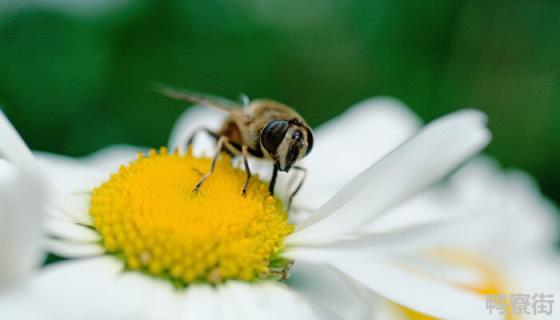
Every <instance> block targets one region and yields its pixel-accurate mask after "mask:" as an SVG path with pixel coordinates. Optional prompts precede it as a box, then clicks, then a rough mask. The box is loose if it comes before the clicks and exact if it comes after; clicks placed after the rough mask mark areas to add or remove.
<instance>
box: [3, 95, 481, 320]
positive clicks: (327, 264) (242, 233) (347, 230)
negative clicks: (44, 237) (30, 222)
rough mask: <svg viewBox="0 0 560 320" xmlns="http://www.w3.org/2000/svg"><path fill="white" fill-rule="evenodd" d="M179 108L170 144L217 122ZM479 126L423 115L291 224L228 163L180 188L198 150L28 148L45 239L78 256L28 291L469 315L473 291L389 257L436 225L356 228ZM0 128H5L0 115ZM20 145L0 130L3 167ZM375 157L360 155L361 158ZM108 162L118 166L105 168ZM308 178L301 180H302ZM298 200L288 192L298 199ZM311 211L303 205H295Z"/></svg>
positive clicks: (68, 296) (85, 311) (114, 311)
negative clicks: (41, 193) (377, 302)
mask: <svg viewBox="0 0 560 320" xmlns="http://www.w3.org/2000/svg"><path fill="white" fill-rule="evenodd" d="M387 108H389V109H391V108H392V107H391V106H390V105H388V104H387V101H385V100H380V101H369V102H367V103H364V104H363V105H361V106H360V107H358V108H357V109H354V110H353V111H351V112H353V113H355V114H354V115H346V116H344V119H346V120H345V121H346V122H348V119H351V118H354V119H358V120H360V121H364V120H366V119H370V120H372V121H374V122H373V123H375V121H376V120H374V119H377V118H376V115H380V114H385V115H387V113H385V112H379V111H378V110H386V109H387ZM356 114H358V115H359V117H357V116H356ZM389 115H390V113H389ZM394 115H396V116H398V111H397V112H396V113H395V114H394ZM394 115H393V116H394ZM185 117H186V118H187V119H188V122H189V124H186V122H180V124H179V126H178V127H179V129H178V130H177V131H176V132H175V133H174V134H173V135H172V141H175V143H177V141H181V137H182V136H184V134H185V130H182V129H181V128H183V127H189V128H193V129H194V128H195V127H196V126H199V125H200V124H201V123H204V124H208V122H214V123H215V122H216V121H219V119H218V118H216V117H215V116H213V115H210V113H209V111H206V110H204V111H203V110H200V109H194V110H192V111H190V112H189V113H188V115H187V116H185ZM484 122H485V117H484V116H483V115H482V114H481V113H480V112H477V111H473V110H466V111H460V112H457V113H455V114H452V115H449V116H447V117H444V118H442V119H439V120H437V121H435V122H433V123H432V124H430V125H428V126H426V127H425V128H424V129H423V130H421V131H420V132H419V133H418V134H416V135H415V136H414V137H412V138H410V139H409V140H407V141H406V142H405V143H403V144H402V145H401V146H399V147H398V148H396V149H395V150H394V151H392V152H391V153H389V154H388V155H386V156H385V157H383V158H382V159H380V160H379V161H377V162H375V164H374V165H371V166H369V168H367V170H365V171H364V172H363V173H362V174H360V175H359V176H357V177H356V178H354V179H353V180H352V181H351V182H350V183H349V184H347V185H346V186H344V187H342V188H341V189H340V190H338V191H337V192H336V193H335V194H334V195H333V196H332V197H330V198H329V200H327V201H326V202H324V203H322V205H321V206H320V208H319V209H317V210H316V211H314V212H313V213H312V214H311V215H310V216H309V218H308V219H306V220H305V221H303V222H302V223H301V224H299V225H298V226H297V227H295V230H294V227H293V226H291V225H290V224H288V223H287V220H286V215H285V213H284V212H283V209H282V203H281V202H280V200H278V199H275V198H272V197H269V196H268V195H267V193H266V189H267V188H266V185H265V184H264V183H262V182H260V181H259V180H258V179H254V180H252V182H251V188H250V190H249V193H248V196H247V198H246V199H245V198H241V197H240V195H239V192H238V191H239V190H238V189H239V188H238V187H239V186H240V185H241V184H242V180H243V173H242V171H239V170H236V169H235V170H234V169H232V168H231V167H230V166H229V165H228V164H227V161H228V159H224V160H222V161H221V162H220V164H219V168H218V170H217V171H216V173H215V174H214V175H213V176H212V177H213V178H214V179H209V180H208V182H207V184H205V185H204V189H205V190H206V191H205V192H201V193H200V194H199V195H197V196H196V197H192V196H191V195H190V192H188V191H187V190H190V189H192V185H193V184H194V183H196V181H197V180H198V177H199V174H200V171H205V170H206V169H207V167H208V165H209V162H208V161H209V160H208V159H201V158H194V157H192V156H190V155H182V156H181V155H178V154H168V153H167V151H166V150H161V152H159V153H157V152H150V154H149V155H146V156H144V157H141V158H140V159H137V160H134V161H132V162H130V161H131V159H130V158H128V156H127V154H128V153H127V152H123V151H122V150H119V152H120V155H124V157H123V158H124V159H120V160H119V161H115V160H116V159H117V158H119V157H118V156H113V155H112V152H110V151H109V152H106V153H105V154H102V155H95V156H93V157H92V158H90V159H86V160H84V161H82V162H79V161H75V160H72V159H68V158H63V157H60V156H53V155H41V156H40V157H39V159H40V160H39V163H40V166H42V167H43V168H44V169H45V172H46V173H47V175H48V176H49V177H50V178H51V181H52V182H53V186H52V188H51V192H50V198H49V200H50V205H49V213H50V218H49V219H48V221H47V223H46V229H47V232H48V234H49V238H50V239H49V242H48V244H49V247H50V249H51V250H52V251H53V252H55V253H57V254H59V255H62V256H65V257H71V258H72V257H73V258H78V257H79V258H81V259H73V260H69V261H65V262H61V263H57V264H54V265H51V266H49V267H48V268H47V270H46V271H45V272H44V273H43V274H42V275H41V277H39V278H38V279H37V281H36V282H35V283H34V287H35V289H36V290H37V291H38V292H39V293H40V294H41V295H42V297H43V298H44V299H45V301H47V302H48V304H49V305H50V306H53V307H54V308H53V310H52V311H54V312H55V313H57V314H58V315H60V317H63V318H72V319H73V318H80V319H88V318H92V319H98V318H100V317H102V318H104V319H107V318H109V319H113V318H114V319H123V318H131V319H137V318H147V319H151V318H157V319H162V318H182V317H184V318H195V319H224V318H225V319H229V318H231V319H247V318H255V319H261V318H264V317H266V318H273V319H276V318H278V319H281V318H286V317H288V318H295V319H325V318H329V317H330V318H343V319H362V318H363V319H367V318H369V317H370V315H371V311H372V310H371V303H370V301H369V298H370V295H369V292H375V293H376V294H378V295H380V296H382V297H385V298H386V299H388V300H391V301H394V303H397V304H399V305H402V306H405V307H407V308H410V309H412V310H417V311H419V312H422V313H425V314H429V315H433V316H436V317H441V318H453V319H476V318H480V317H481V316H482V315H484V314H485V309H484V300H483V297H482V296H481V295H480V294H478V293H476V292H473V291H471V290H467V289H465V288H461V287H457V286H453V285H449V284H447V283H444V282H441V281H433V280H432V279H431V278H429V277H425V276H423V275H422V274H421V273H418V272H411V270H409V269H407V268H403V267H402V266H401V265H400V260H399V259H398V258H396V257H398V256H399V254H398V253H399V252H401V251H402V250H410V248H411V247H412V248H415V247H417V246H419V245H421V244H422V243H424V242H429V241H424V240H429V239H431V238H432V237H430V235H429V232H430V230H432V229H434V228H437V226H439V225H440V224H441V221H439V222H436V223H431V224H419V225H412V226H406V227H404V228H398V229H393V230H389V231H385V230H383V231H381V232H375V233H364V232H362V231H363V226H364V225H369V224H371V223H372V222H374V221H375V220H377V219H379V218H380V217H383V216H384V215H386V214H387V213H389V212H390V211H391V209H393V208H395V207H397V206H398V205H399V204H401V203H403V202H404V201H406V200H407V199H410V198H411V197H413V196H414V195H416V194H417V193H419V192H421V191H423V190H424V189H426V187H428V186H430V185H431V184H433V183H436V182H437V181H438V180H440V179H441V178H443V177H444V176H446V175H447V174H448V173H449V172H450V171H452V170H454V169H455V168H456V167H457V166H458V165H460V164H461V163H462V162H463V161H465V160H466V159H468V158H469V157H471V156H472V155H474V154H476V153H477V152H478V151H479V150H480V149H481V148H482V147H484V146H485V145H486V144H487V143H488V141H489V133H488V131H487V130H486V128H485V126H484ZM333 126H336V123H335V124H330V125H328V127H327V128H331V129H332V127H333ZM0 127H3V128H10V124H9V123H8V122H7V120H5V119H4V118H3V117H2V123H0ZM331 129H328V130H327V131H326V132H329V130H331ZM341 129H342V128H341ZM346 130H347V131H348V132H345V131H346ZM4 131H9V130H4ZM351 131H352V128H345V129H344V130H340V131H339V133H338V136H339V137H342V136H346V137H348V138H352V140H356V139H359V140H361V143H360V144H359V146H360V148H362V149H366V151H367V149H368V147H369V146H372V148H374V147H373V145H374V144H375V143H377V142H378V141H379V143H383V142H381V141H383V138H382V137H376V136H372V135H368V134H367V132H366V131H364V132H363V133H364V134H365V135H362V136H349V134H350V132H351ZM374 131H375V127H374V128H373V130H372V132H374ZM325 134H327V133H325ZM408 135H409V133H406V132H405V133H403V134H402V138H401V137H399V138H394V139H395V142H397V140H401V139H405V138H406V137H407V136H408ZM322 139H323V133H322V130H318V132H317V140H318V143H317V145H316V148H315V149H314V153H316V154H317V155H316V156H315V157H318V156H319V155H323V156H325V155H326V154H325V152H324V151H323V152H321V151H320V150H321V149H322V148H324V149H325V150H326V149H327V148H328V142H327V141H328V140H327V139H326V138H325V140H324V142H319V141H321V140H322ZM388 139H393V138H388ZM342 141H344V142H345V143H346V142H347V141H350V140H342ZM399 142H400V141H399ZM173 145H174V144H173V143H172V146H173ZM348 145H350V143H348ZM388 145H389V144H388ZM393 146H394V145H393ZM21 149H24V145H23V144H21V142H20V141H19V136H17V134H16V133H15V131H12V132H11V134H7V135H4V136H2V141H1V142H0V152H2V153H4V154H7V155H9V157H8V158H9V159H10V160H12V161H14V162H16V163H17V162H20V161H24V162H27V163H33V162H34V159H32V158H31V157H30V156H29V155H27V154H24V153H21V152H17V153H16V152H13V150H21ZM387 149H389V147H388V148H387ZM312 154H313V153H312ZM365 154H367V152H366V153H365ZM378 156H380V153H379V154H377V155H376V154H374V153H371V154H370V159H369V162H370V163H369V164H371V163H372V162H373V161H375V160H377V159H379V157H378ZM310 159H313V158H310ZM344 159H346V160H348V161H347V163H345V162H338V163H337V165H338V166H345V165H348V166H353V164H352V163H351V162H352V161H353V159H352V158H350V157H349V158H344V157H342V159H341V160H344ZM309 161H311V160H309ZM326 161H327V159H326V158H325V163H324V164H325V167H326V168H328V166H327V165H326ZM365 161H367V160H365ZM115 162H117V163H121V164H122V165H123V167H121V169H119V170H116V169H115V167H114V166H113V164H114V163H115ZM335 169H336V170H334V171H332V172H331V171H327V170H325V168H323V167H322V164H319V165H317V166H313V167H311V166H309V170H310V171H311V172H313V173H312V175H315V176H319V175H321V176H323V177H327V176H330V175H331V174H335V175H336V174H337V172H339V170H338V168H335ZM340 171H342V170H340ZM321 172H322V173H321ZM111 173H113V175H112V176H110V174H111ZM312 177H313V176H311V177H310V182H311V183H309V185H308V186H306V188H313V187H314V186H315V184H314V183H312V181H313V180H315V179H316V178H312ZM319 180H320V179H319ZM327 196H330V194H328V193H327ZM305 198H306V196H305V194H302V195H301V197H300V200H299V201H300V202H301V204H302V205H301V206H303V207H306V205H305V202H304V201H305ZM310 199H311V197H310ZM312 206H313V204H312V203H311V201H310V203H309V204H308V205H307V207H312ZM437 240H439V238H438V239H437ZM288 259H289V260H293V261H295V264H294V267H293V268H292V269H291V270H290V273H291V278H290V279H289V281H288V282H287V283H286V284H285V283H282V282H278V281H274V278H275V277H282V276H283V275H284V273H285V272H286V271H287V270H288V269H289V268H290V266H291V263H290V262H291V261H289V260H288ZM226 280H227V281H226ZM210 284H213V285H210ZM427 297H429V298H427Z"/></svg>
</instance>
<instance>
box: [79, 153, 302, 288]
mask: <svg viewBox="0 0 560 320" xmlns="http://www.w3.org/2000/svg"><path fill="white" fill-rule="evenodd" d="M210 163H211V160H210V159H207V158H197V157H194V156H192V155H191V154H190V153H189V154H186V155H179V154H178V153H174V154H168V153H167V150H166V149H165V148H162V149H160V152H159V153H158V152H156V151H154V150H152V151H150V153H149V155H148V156H143V155H139V157H138V159H137V160H135V161H133V162H131V163H130V164H128V165H126V166H121V168H120V169H119V171H118V172H117V173H115V174H113V175H112V176H111V178H110V179H109V180H108V181H107V182H105V183H103V184H102V185H101V186H99V187H98V188H96V189H95V190H94V191H93V194H92V200H91V209H90V214H91V216H92V217H93V221H94V226H95V229H96V230H97V231H98V232H99V233H100V234H101V236H102V244H103V246H104V247H105V249H106V251H107V252H108V253H112V254H115V255H117V256H118V257H121V258H122V259H123V260H124V262H125V264H126V266H127V267H128V268H129V269H138V270H142V271H145V272H148V273H150V274H152V275H155V276H159V277H164V278H167V279H170V280H172V281H173V282H174V283H176V284H180V285H188V284H190V283H193V282H206V283H220V282H224V281H226V280H228V279H238V280H244V281H254V280H258V279H270V278H274V277H275V272H277V271H282V270H283V269H282V268H287V267H288V265H289V264H288V262H287V261H285V260H283V259H281V258H280V256H279V255H280V253H281V251H282V250H283V246H284V238H285V237H286V236H287V235H288V234H290V233H291V232H292V231H293V226H292V225H290V224H288V221H287V214H286V212H285V211H284V209H283V206H282V203H281V202H280V200H278V199H277V198H275V197H273V196H270V195H269V193H268V188H267V185H266V184H265V183H264V182H262V181H260V180H259V179H258V177H253V178H252V179H251V182H250V185H249V189H248V191H247V195H246V196H245V197H243V196H242V195H241V190H242V187H243V183H244V182H245V179H246V175H245V172H244V171H242V170H239V169H235V168H233V167H232V166H231V158H230V157H229V156H227V155H225V154H224V155H222V156H221V159H220V160H218V162H217V165H216V170H215V171H214V173H213V174H212V175H211V176H210V178H209V179H207V180H206V181H205V182H204V184H203V185H202V187H201V189H200V190H199V191H198V192H197V193H193V188H194V186H195V185H196V184H197V183H198V182H199V181H200V179H201V177H202V176H203V175H204V174H205V173H206V172H208V170H209V168H210ZM284 271H285V270H284Z"/></svg>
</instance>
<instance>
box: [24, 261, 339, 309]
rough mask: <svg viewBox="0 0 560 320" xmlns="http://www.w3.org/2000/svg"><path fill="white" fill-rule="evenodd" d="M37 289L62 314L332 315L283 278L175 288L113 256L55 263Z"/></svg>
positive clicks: (36, 283)
mask: <svg viewBox="0 0 560 320" xmlns="http://www.w3.org/2000/svg"><path fill="white" fill-rule="evenodd" d="M33 289H34V292H36V293H37V294H40V295H41V296H42V297H44V299H45V304H46V305H48V306H49V307H50V308H51V310H49V311H51V312H52V313H53V314H54V315H56V316H57V317H56V319H86V320H87V319H154V320H155V319H157V320H160V319H197V320H210V319H216V320H221V319H239V320H250V319H272V320H274V319H278V320H283V319H305V320H307V319H310V320H312V319H332V318H323V317H322V316H323V314H318V313H316V311H315V310H314V309H313V308H312V306H311V305H310V304H309V303H308V302H306V300H305V298H303V297H301V296H300V295H298V294H297V293H295V292H293V291H292V290H290V289H288V288H286V287H285V286H282V285H280V284H277V283H262V284H249V283H238V282H229V283H227V284H225V285H222V286H218V287H217V288H214V287H211V286H206V285H192V286H190V287H189V288H187V289H186V290H181V289H174V288H173V286H172V285H171V283H169V282H167V281H165V280H161V279H155V278H152V277H150V276H147V275H145V274H143V273H140V272H133V271H130V272H124V271H123V270H122V263H121V262H120V261H118V260H116V259H115V258H112V257H105V258H96V259H86V260H81V261H80V260H78V261H76V260H74V261H67V262H61V263H58V264H54V265H50V266H48V267H47V268H46V270H45V271H44V272H43V273H42V274H40V275H39V276H38V277H37V279H35V281H34V282H33ZM317 315H319V316H317ZM335 319H336V318H335Z"/></svg>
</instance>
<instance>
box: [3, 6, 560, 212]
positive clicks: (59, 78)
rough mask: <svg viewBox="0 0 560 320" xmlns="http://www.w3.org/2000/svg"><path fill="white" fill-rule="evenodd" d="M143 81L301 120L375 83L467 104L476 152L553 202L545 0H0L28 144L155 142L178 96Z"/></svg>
mask: <svg viewBox="0 0 560 320" xmlns="http://www.w3.org/2000/svg"><path fill="white" fill-rule="evenodd" d="M151 81H159V82H165V83H169V84H174V85H177V86H181V87H186V88H190V89H193V90H197V91H202V92H208V93H214V94H219V95H223V96H227V97H232V98H235V97H237V96H238V94H239V93H240V92H245V93H247V94H249V96H251V97H273V98H276V99H278V100H281V101H284V102H287V103H289V104H292V105H294V106H296V108H297V109H298V110H300V111H301V113H302V114H303V115H304V116H305V117H306V118H307V119H308V120H309V122H310V123H311V124H312V125H313V126H317V125H319V124H321V123H322V122H324V121H326V120H328V119H330V118H332V117H334V116H336V115H337V114H339V113H341V112H343V111H344V110H345V109H346V108H348V107H349V106H351V105H352V104H354V103H356V102H358V101H360V100H362V99H364V98H367V97H370V96H376V95H391V96H395V97H397V98H399V99H401V100H402V101H404V102H405V103H406V104H408V105H409V106H411V108H412V109H413V110H414V111H415V112H417V113H418V114H419V115H420V116H421V117H422V118H423V119H424V120H426V121H428V120H431V119H434V118H435V117H437V116H440V115H442V114H445V113H448V112H450V111H452V110H455V109H458V108H463V107H473V108H479V109H482V110H484V111H485V112H487V113H488V115H489V116H490V127H491V129H492V131H493V132H494V141H493V143H492V144H491V146H490V147H489V149H488V152H489V153H490V154H492V155H494V156H496V157H497V158H499V159H500V161H501V162H502V163H503V164H504V165H505V166H516V167H520V168H523V169H525V170H527V171H529V172H530V173H531V174H533V175H535V176H536V177H537V178H538V179H539V181H540V183H541V186H542V187H543V190H544V192H545V193H546V194H548V195H549V196H551V197H553V198H555V199H556V200H557V201H560V166H559V165H558V164H559V159H560V139H559V137H560V1H556V0H519V1H515V0H503V1H501V0H493V1H482V0H480V1H476V0H464V1H449V0H447V1H444V0H432V1H414V0H410V1H405V0H379V1H372V0H351V1H337V0H307V1H270V0H263V1H257V0H217V1H202V0H196V1H180V0H167V1H155V0H136V1H134V0H128V1H127V0H0V104H1V105H2V106H3V108H4V109H5V111H6V112H7V113H8V115H9V117H10V118H11V119H12V120H13V121H14V123H15V125H16V126H17V128H18V129H19V130H20V131H21V133H22V135H23V136H24V138H25V140H26V141H27V142H28V143H29V144H30V145H31V147H32V148H34V149H39V150H46V151H51V152H57V153H63V154H68V155H73V156H80V155H85V154H87V153H89V152H92V151H94V150H96V149H98V148H101V147H103V146H106V145H109V144H115V143H129V144H137V145H149V146H159V145H162V144H165V143H166V141H167V137H168V134H169V131H170V129H171V127H172V125H173V123H174V120H175V119H176V117H177V116H178V115H179V114H180V113H181V112H182V108H181V107H180V105H179V104H178V103H175V102H172V101H170V100H167V99H164V98H162V97H160V96H158V95H156V94H154V93H153V92H151V91H150V90H149V83H150V82H151ZM380 138H382V137H380Z"/></svg>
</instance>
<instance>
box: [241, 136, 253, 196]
mask: <svg viewBox="0 0 560 320" xmlns="http://www.w3.org/2000/svg"><path fill="white" fill-rule="evenodd" d="M248 149H249V147H247V146H246V145H243V146H242V147H241V151H242V153H243V165H244V166H245V172H246V173H247V180H245V184H244V185H243V192H242V195H243V196H244V197H245V196H246V195H247V188H248V187H249V181H250V180H251V168H249V160H248V159H247V158H248V157H249V151H248Z"/></svg>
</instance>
